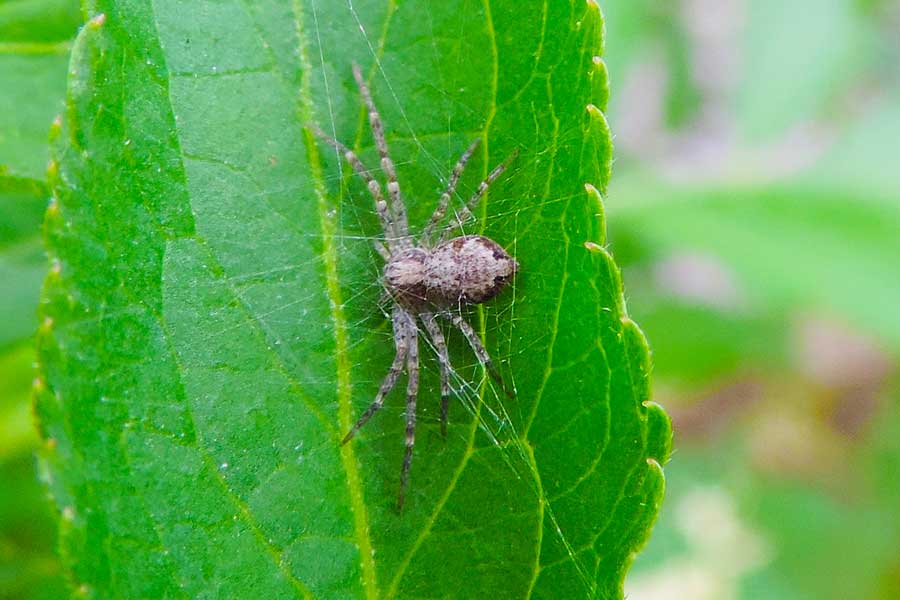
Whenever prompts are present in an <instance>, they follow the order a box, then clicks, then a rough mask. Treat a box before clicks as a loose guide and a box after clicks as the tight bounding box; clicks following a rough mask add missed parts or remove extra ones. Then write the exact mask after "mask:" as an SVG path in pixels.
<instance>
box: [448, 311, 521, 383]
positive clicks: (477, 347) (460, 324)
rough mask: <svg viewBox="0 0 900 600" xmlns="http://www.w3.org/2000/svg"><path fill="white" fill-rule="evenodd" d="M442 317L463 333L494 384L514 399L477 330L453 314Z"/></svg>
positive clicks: (449, 313)
mask: <svg viewBox="0 0 900 600" xmlns="http://www.w3.org/2000/svg"><path fill="white" fill-rule="evenodd" d="M441 315H442V316H443V317H444V318H445V319H449V320H450V321H451V322H452V323H453V324H454V325H456V327H457V328H458V329H459V330H460V331H461V332H462V334H463V335H464V336H465V338H466V341H468V342H469V346H471V347H472V351H473V352H474V353H475V356H476V357H477V358H478V362H480V363H481V364H482V365H484V368H485V369H486V370H487V372H488V374H489V375H490V376H491V379H493V380H494V382H495V383H496V384H497V385H498V386H500V389H501V390H503V393H504V394H506V395H507V396H508V397H510V398H512V397H513V393H512V391H511V390H509V389H508V388H507V387H506V385H504V383H503V378H502V377H500V371H498V370H497V367H496V366H495V365H494V362H493V361H492V360H491V356H490V355H489V354H488V351H487V350H486V349H485V348H484V344H482V343H481V339H480V338H479V337H478V334H477V333H475V330H474V329H472V326H471V325H469V323H468V322H467V321H466V320H465V319H463V318H462V316H460V315H457V314H454V313H451V312H442V313H441Z"/></svg>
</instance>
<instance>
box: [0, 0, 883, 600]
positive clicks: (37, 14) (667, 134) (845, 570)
mask: <svg viewBox="0 0 900 600" xmlns="http://www.w3.org/2000/svg"><path fill="white" fill-rule="evenodd" d="M601 4H602V7H603V9H604V12H605V14H606V17H607V33H608V35H607V52H606V57H605V60H606V62H607V65H608V66H609V70H610V73H611V77H612V90H613V96H612V104H611V107H610V112H609V120H610V123H611V127H612V130H613V133H614V135H615V142H616V163H615V166H614V176H613V184H612V186H611V189H610V192H609V197H608V198H607V211H608V218H609V228H610V237H611V245H612V249H613V252H614V254H615V256H616V258H617V260H618V261H619V264H620V265H621V266H622V267H623V269H624V272H625V282H626V287H627V292H628V303H629V310H630V312H631V314H632V316H633V317H634V318H635V319H636V320H637V322H638V323H640V324H641V326H642V327H643V328H644V329H645V331H646V333H647V334H648V337H649V338H650V342H651V346H652V348H653V351H654V361H655V377H654V385H655V394H656V399H657V401H659V402H660V403H662V404H663V405H664V406H665V407H666V408H667V409H668V410H669V412H670V413H671V414H672V417H673V420H674V422H675V430H676V434H675V435H676V438H675V448H676V451H675V454H674V457H673V460H672V461H671V462H670V463H669V465H668V466H667V468H666V474H667V478H668V492H667V499H666V503H665V504H664V507H663V512H662V514H661V517H660V520H659V522H658V523H657V526H656V528H655V530H654V534H653V537H652V539H651V541H650V544H649V546H648V547H647V549H646V550H645V551H644V552H643V553H642V554H641V555H640V556H639V557H638V559H637V562H636V563H635V567H634V569H633V571H632V573H631V575H630V576H629V578H628V581H627V584H626V593H627V595H628V597H629V598H632V599H634V600H644V599H662V598H673V599H676V598H677V599H681V598H686V599H687V598H689V599H692V600H703V599H726V600H727V599H751V598H753V599H755V598H773V599H782V598H784V599H789V598H790V599H797V598H799V599H805V598H824V599H846V598H854V599H857V598H861V599H876V598H877V599H882V598H883V599H895V598H900V519H898V508H900V403H898V399H900V378H898V368H897V367H898V364H900V361H898V357H900V2H897V1H896V0H889V1H888V0H789V1H788V2H776V1H775V0H753V1H751V0H680V1H663V0H603V1H602V3H601ZM79 22H80V16H79V11H78V3H77V2H74V1H70V0H14V1H13V0H0V315H2V317H3V318H2V320H0V432H2V435H0V598H59V597H65V596H66V588H65V583H64V577H63V575H62V574H61V572H60V568H59V565H58V562H57V560H56V559H55V557H54V552H53V548H54V537H55V534H54V530H55V525H54V522H53V517H52V515H51V511H50V505H49V502H48V500H47V498H46V494H45V492H44V490H43V488H42V486H41V485H40V484H39V483H38V481H37V480H36V478H35V475H34V474H35V472H36V467H35V461H34V451H35V449H36V448H37V446H38V443H39V441H38V439H37V437H36V435H35V433H34V430H33V427H32V424H31V416H30V398H29V397H30V387H31V381H32V379H33V371H32V369H33V364H32V363H33V360H34V359H33V352H32V346H31V340H30V337H31V332H32V331H33V330H34V329H35V328H36V327H37V326H38V323H36V319H35V316H34V314H35V307H36V304H37V295H38V290H39V287H40V281H41V278H42V275H43V271H44V270H45V268H46V265H45V259H44V257H43V253H42V250H41V245H40V234H39V227H40V221H41V218H42V212H43V209H44V207H45V206H46V202H47V197H48V191H47V189H46V185H45V183H44V179H45V175H44V173H45V170H46V165H47V162H48V159H49V156H48V149H47V131H48V128H49V124H50V123H51V121H52V120H53V118H54V117H55V116H56V115H57V114H59V113H60V112H61V110H62V99H63V94H64V90H65V74H66V62H67V54H68V50H69V47H70V40H71V39H72V37H73V36H74V34H75V32H76V30H77V28H78V25H79Z"/></svg>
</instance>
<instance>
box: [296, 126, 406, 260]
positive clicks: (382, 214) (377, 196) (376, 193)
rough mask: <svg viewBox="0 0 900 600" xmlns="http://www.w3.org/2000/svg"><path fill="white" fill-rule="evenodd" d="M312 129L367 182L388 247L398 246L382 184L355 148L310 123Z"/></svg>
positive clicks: (397, 236)
mask: <svg viewBox="0 0 900 600" xmlns="http://www.w3.org/2000/svg"><path fill="white" fill-rule="evenodd" d="M310 129H312V132H313V133H314V134H316V135H317V136H318V137H319V138H321V139H322V141H324V142H325V143H327V144H328V145H330V146H332V147H334V148H335V149H337V151H338V152H340V153H341V154H343V155H344V158H345V159H346V160H347V162H348V163H350V165H351V166H352V167H353V170H354V171H356V174H357V175H359V177H360V178H362V180H363V181H365V182H366V186H367V187H368V188H369V193H370V194H372V198H373V199H374V200H375V212H377V213H378V218H379V219H380V220H381V228H382V230H384V237H385V240H386V241H387V245H388V248H390V249H391V250H393V249H394V248H395V247H396V245H397V239H398V238H399V237H400V236H399V235H398V234H397V231H396V230H395V228H394V222H393V220H392V219H391V215H390V214H389V212H388V205H387V202H385V200H384V196H383V195H382V194H381V185H380V184H379V183H378V182H377V181H376V180H375V179H374V178H373V177H372V175H371V174H370V172H369V170H368V169H367V168H366V166H365V165H364V164H363V163H362V161H361V160H359V157H358V156H356V153H355V152H354V151H353V150H351V149H350V148H348V147H347V146H345V145H344V144H342V143H340V142H339V141H337V140H336V139H334V138H333V137H331V136H330V135H328V134H326V133H325V132H324V131H322V130H321V129H319V128H318V127H317V126H315V125H310Z"/></svg>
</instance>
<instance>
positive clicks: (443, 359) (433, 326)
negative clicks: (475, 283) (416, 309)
mask: <svg viewBox="0 0 900 600" xmlns="http://www.w3.org/2000/svg"><path fill="white" fill-rule="evenodd" d="M419 318H421V319H422V323H424V324H425V330H426V331H427V332H428V335H429V336H430V337H431V341H432V342H433V343H434V351H435V352H436V353H437V356H438V362H439V363H440V365H441V436H443V437H447V414H448V411H449V409H450V368H451V367H450V354H449V352H448V351H447V341H446V340H445V339H444V334H443V333H442V332H441V328H440V327H438V324H437V321H436V319H435V317H434V313H420V314H419Z"/></svg>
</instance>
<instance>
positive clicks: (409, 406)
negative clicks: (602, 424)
mask: <svg viewBox="0 0 900 600" xmlns="http://www.w3.org/2000/svg"><path fill="white" fill-rule="evenodd" d="M353 77H354V78H355V79H356V83H357V85H358V86H359V91H360V95H361V96H362V98H363V102H364V103H365V104H366V108H368V113H369V123H370V125H371V126H372V136H373V137H374V138H375V145H376V146H377V147H378V154H379V156H380V157H381V168H382V170H383V171H384V173H385V175H386V176H387V192H388V199H385V197H384V194H382V191H381V184H379V183H378V181H376V180H375V178H374V177H372V175H371V172H370V171H369V170H368V169H367V168H366V167H365V166H364V165H363V164H362V162H361V161H360V160H359V157H358V156H356V153H355V152H353V150H351V149H350V148H347V147H346V146H345V145H344V144H342V143H340V142H339V141H337V140H335V139H333V138H330V137H328V136H327V135H325V133H323V132H322V130H321V129H319V128H318V127H316V126H315V125H311V126H310V127H311V129H312V130H313V131H314V132H315V134H316V135H318V136H319V137H320V138H322V139H323V140H325V142H327V143H328V144H330V145H331V146H334V148H335V149H336V150H337V151H338V152H340V153H341V154H342V155H343V157H344V159H346V161H347V162H348V163H350V165H351V166H352V167H353V170H354V171H355V172H356V174H357V175H358V176H359V177H360V178H361V179H362V180H363V181H365V182H366V187H367V188H368V190H369V193H370V194H371V196H372V199H373V200H374V202H375V212H376V213H378V217H379V219H380V220H381V228H382V230H383V231H384V243H381V242H380V241H376V242H375V248H376V249H377V250H378V253H379V254H380V255H381V256H382V257H384V259H385V265H384V273H383V283H384V287H385V289H386V290H387V292H388V294H389V295H390V297H391V299H392V300H393V301H394V306H393V311H392V314H391V320H392V322H393V324H394V347H395V348H396V353H395V354H394V361H393V363H392V364H391V368H390V370H389V371H388V373H387V375H386V376H385V377H384V380H383V381H382V382H381V386H380V387H379V388H378V393H377V394H376V395H375V399H374V400H373V401H372V403H371V404H369V407H368V408H367V409H366V410H365V412H363V413H362V415H361V416H360V417H359V419H358V420H357V421H356V423H355V424H354V425H353V427H351V428H350V431H348V432H347V435H346V436H344V439H343V440H342V441H341V443H342V444H346V443H347V442H349V441H350V440H351V439H353V436H354V435H356V432H357V431H359V429H360V428H361V427H362V426H363V425H365V424H366V423H367V422H368V420H369V419H370V418H371V417H372V415H374V414H375V413H376V412H378V410H379V409H380V408H381V407H382V405H383V404H384V399H385V396H387V394H388V393H389V392H390V391H391V389H393V387H394V385H396V383H397V379H398V378H399V377H400V374H401V371H402V369H403V366H404V364H405V365H406V373H407V375H408V378H409V379H408V381H407V388H406V438H405V452H404V454H403V466H402V467H401V470H400V491H399V493H398V494H397V508H398V509H402V508H403V503H404V501H405V499H406V488H407V482H408V480H409V472H410V467H411V465H412V458H413V446H414V444H415V441H416V398H417V396H418V393H419V346H418V336H419V329H418V327H417V326H416V320H417V319H418V320H420V321H422V323H423V324H424V325H425V332H426V333H427V334H428V336H429V337H430V338H431V341H432V344H433V345H434V349H435V352H436V353H437V355H438V360H439V362H440V368H441V433H442V434H445V435H446V432H447V418H448V417H447V415H448V404H449V398H450V373H451V369H452V367H451V365H450V357H449V353H448V351H447V344H446V341H445V339H444V335H443V333H442V332H441V330H440V328H439V327H438V325H437V322H436V320H437V318H438V317H440V318H442V319H445V320H447V321H449V322H450V323H452V324H453V325H454V326H455V327H456V328H457V329H459V330H460V331H461V332H462V334H463V336H464V337H465V338H466V341H467V342H468V343H469V346H471V348H472V351H473V352H474V353H475V356H477V357H478V361H479V362H480V363H481V364H482V365H484V368H485V370H486V371H487V373H488V375H490V376H491V378H492V379H493V380H494V381H495V382H497V385H499V386H500V388H501V389H503V391H504V392H505V393H506V394H507V395H508V396H512V393H511V392H510V391H509V390H508V389H507V388H506V387H505V386H504V385H503V380H502V379H501V377H500V373H499V371H498V370H497V368H496V367H495V366H494V363H493V362H492V361H491V357H490V355H488V352H487V350H485V348H484V345H483V344H482V343H481V339H480V338H479V336H478V334H477V333H476V332H475V330H474V329H472V326H471V325H469V324H468V323H467V322H466V320H465V319H463V318H462V316H461V315H459V314H457V312H454V311H458V309H459V308H460V307H461V306H462V305H464V304H478V303H481V302H485V301H486V300H490V299H491V298H493V297H494V296H496V295H497V294H499V293H500V292H501V291H502V290H503V288H504V287H506V285H507V284H508V283H509V281H510V279H512V277H513V275H514V274H515V273H516V271H517V270H518V269H519V264H518V263H517V262H516V261H515V260H514V259H513V258H512V257H511V256H510V255H509V254H508V253H507V252H506V250H504V249H503V247H502V246H500V244H498V243H497V242H495V241H494V240H491V239H489V238H486V237H483V236H480V235H463V236H459V237H455V238H452V239H449V240H448V239H447V238H448V237H449V236H450V235H451V234H452V233H454V232H455V231H457V230H458V229H460V228H461V227H462V226H463V225H465V223H466V222H468V221H470V220H473V219H474V216H473V215H472V209H473V208H474V207H475V205H476V204H477V203H478V202H479V201H480V200H481V199H482V198H483V197H484V194H485V192H487V189H488V187H490V185H491V183H492V182H494V181H495V180H496V179H497V178H498V177H500V175H501V174H502V173H503V171H504V169H506V166H507V165H508V164H509V161H510V160H512V159H513V158H514V157H515V156H516V153H515V152H513V154H512V155H511V156H510V157H509V158H508V159H507V160H506V161H505V162H503V163H500V164H499V165H497V166H496V167H494V169H493V170H492V171H491V172H490V173H488V175H487V177H486V178H485V179H484V181H482V182H481V183H480V184H478V187H477V188H476V190H475V193H474V194H472V196H471V197H470V198H469V200H468V201H467V202H466V203H465V204H464V205H463V206H462V208H461V209H460V210H459V212H458V213H455V214H454V216H455V217H456V218H455V219H451V220H450V222H449V223H446V224H444V225H443V227H441V223H442V222H443V221H444V218H445V217H446V216H447V210H448V209H449V207H450V200H451V198H452V196H453V194H454V193H455V191H456V185H457V183H458V182H459V178H460V176H461V175H462V172H463V170H464V169H465V166H466V163H468V161H469V159H470V158H471V157H472V154H473V153H474V152H475V149H476V148H477V146H478V142H477V141H476V142H473V143H472V144H471V145H470V146H469V147H468V148H467V149H466V151H465V152H463V154H462V156H461V157H460V158H459V160H458V161H457V162H456V166H455V167H454V168H453V171H452V172H451V174H450V179H449V181H448V184H447V189H446V190H444V193H443V194H441V196H440V198H439V200H438V204H437V207H436V208H435V210H434V213H433V214H432V215H431V218H430V219H429V220H428V222H427V224H426V225H425V227H424V228H423V230H422V234H421V236H419V237H418V239H416V238H415V237H413V236H412V235H410V232H409V224H408V223H407V216H406V207H405V206H404V204H403V195H402V193H401V190H400V184H399V182H398V181H397V172H396V169H395V168H394V163H393V161H392V160H391V158H390V155H389V153H388V145H387V140H386V139H385V136H384V127H383V126H382V123H381V118H380V117H379V116H378V111H377V110H376V108H375V104H374V102H373V101H372V95H371V94H370V93H369V90H368V88H367V87H366V84H365V81H364V80H363V77H362V73H361V71H360V69H359V67H358V66H357V65H353ZM388 200H390V202H388Z"/></svg>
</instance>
